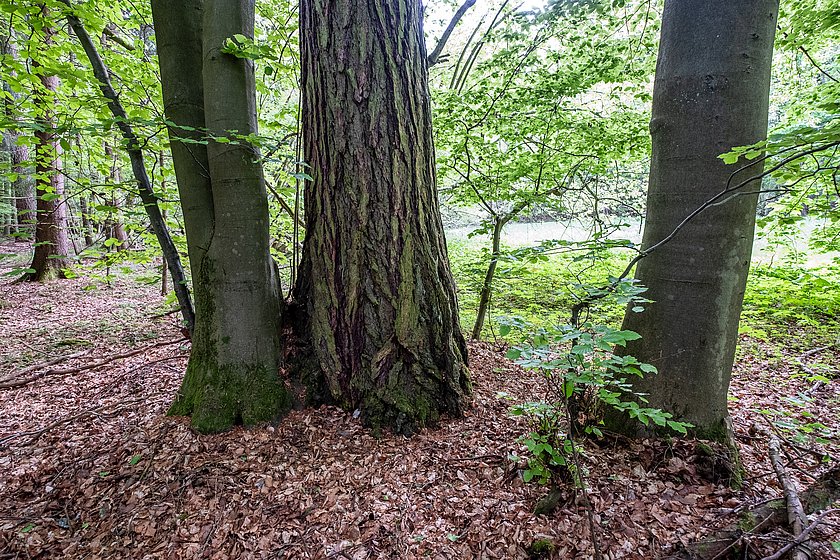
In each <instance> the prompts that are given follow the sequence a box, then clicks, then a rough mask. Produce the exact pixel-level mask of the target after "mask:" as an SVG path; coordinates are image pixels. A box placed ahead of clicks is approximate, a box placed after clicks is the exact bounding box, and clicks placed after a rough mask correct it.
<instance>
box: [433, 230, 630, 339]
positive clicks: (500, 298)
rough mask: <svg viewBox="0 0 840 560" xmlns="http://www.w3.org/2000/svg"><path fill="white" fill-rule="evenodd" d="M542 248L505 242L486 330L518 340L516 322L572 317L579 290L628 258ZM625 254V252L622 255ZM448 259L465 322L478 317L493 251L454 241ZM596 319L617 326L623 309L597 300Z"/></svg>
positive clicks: (523, 326)
mask: <svg viewBox="0 0 840 560" xmlns="http://www.w3.org/2000/svg"><path fill="white" fill-rule="evenodd" d="M543 247H547V248H546V249H544V250H541V249H540V247H537V248H529V247H509V246H506V247H503V251H502V255H501V258H500V261H499V265H498V267H497V269H496V281H495V283H494V289H493V296H492V301H491V304H492V307H491V311H492V314H491V315H490V320H489V321H488V322H487V323H485V333H486V334H487V335H489V336H491V337H494V338H499V337H500V338H503V339H508V340H511V341H512V340H514V339H513V338H511V337H510V336H509V335H510V333H511V328H512V327H513V326H516V327H518V329H519V330H520V331H523V332H524V331H528V330H531V329H534V328H538V327H542V326H545V325H549V324H555V323H561V322H564V321H568V319H569V309H570V308H571V306H572V305H573V304H574V303H575V301H577V298H578V297H580V293H579V289H580V287H582V286H584V285H593V284H594V283H595V282H597V281H599V280H600V279H602V278H605V277H607V276H608V275H609V274H611V273H614V271H615V270H616V269H618V268H620V267H621V266H622V265H623V263H624V262H625V259H624V258H623V256H622V252H620V251H618V250H604V251H595V252H592V251H580V252H575V251H565V250H563V248H562V247H558V246H556V245H554V244H552V243H548V244H546V245H544V246H543ZM624 257H626V255H624ZM449 259H450V262H451V265H452V272H453V275H454V276H455V279H456V282H457V284H458V301H459V304H460V308H461V323H462V324H464V325H470V324H472V322H473V321H474V320H475V310H476V307H477V305H478V296H479V293H480V291H481V286H482V284H483V282H484V273H485V271H486V269H487V264H488V263H489V261H490V253H489V251H488V250H487V249H486V248H481V247H479V246H478V245H477V243H475V242H474V241H457V240H454V241H450V242H449ZM593 313H594V315H593V320H597V321H598V322H601V323H607V324H613V325H616V324H618V323H619V322H620V321H621V317H622V315H623V309H619V308H618V307H615V306H609V305H598V306H596V307H595V309H594V310H593Z"/></svg>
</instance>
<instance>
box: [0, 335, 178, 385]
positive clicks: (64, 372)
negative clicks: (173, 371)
mask: <svg viewBox="0 0 840 560" xmlns="http://www.w3.org/2000/svg"><path fill="white" fill-rule="evenodd" d="M184 340H187V339H186V338H179V339H176V340H168V341H165V342H157V343H155V344H150V345H148V346H143V347H142V348H135V349H134V350H131V351H128V352H123V353H122V354H115V355H113V356H109V357H107V358H104V359H102V360H99V361H98V362H94V363H92V364H88V365H86V366H79V367H74V368H63V369H48V370H46V371H42V372H41V373H37V374H35V375H32V376H30V377H25V378H23V379H14V380H8V381H7V380H4V381H3V382H0V389H16V388H18V387H23V386H24V385H28V384H30V383H32V382H33V381H37V380H39V379H41V378H42V377H47V376H52V375H67V374H69V373H79V372H81V371H87V370H89V369H94V368H98V367H100V366H104V365H105V364H109V363H111V362H113V361H114V360H122V359H124V358H130V357H131V356H136V355H137V354H142V353H143V352H146V351H148V350H151V349H152V348H159V347H161V346H169V345H171V344H178V343H179V342H183V341H184ZM7 379H9V378H7Z"/></svg>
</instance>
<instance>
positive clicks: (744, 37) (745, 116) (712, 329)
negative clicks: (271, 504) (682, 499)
mask: <svg viewBox="0 0 840 560" xmlns="http://www.w3.org/2000/svg"><path fill="white" fill-rule="evenodd" d="M777 13H778V0H751V1H750V2H746V3H744V2H740V3H733V2H727V1H724V0H715V1H706V0H703V1H701V0H686V1H683V0H680V1H677V0H673V1H668V2H666V5H665V11H664V15H663V26H662V39H661V43H660V53H659V59H658V62H657V69H656V79H655V85H654V101H653V115H652V120H651V124H650V128H651V138H652V145H653V151H652V160H651V172H650V186H649V190H648V199H647V208H648V210H647V218H646V222H645V232H644V239H643V242H642V245H643V248H647V247H651V246H652V245H653V244H655V243H657V242H659V241H661V240H662V239H664V238H666V236H668V235H669V234H670V233H671V232H672V231H673V230H674V228H675V227H676V226H677V224H679V223H680V222H681V221H682V220H683V219H684V218H685V217H686V216H687V215H688V214H689V213H690V212H692V211H693V210H695V209H696V208H698V207H700V206H701V205H702V204H703V203H704V202H706V201H707V200H709V199H711V198H712V197H713V196H715V195H717V194H719V193H720V192H721V191H723V190H724V189H726V188H727V185H728V180H729V179H730V175H731V174H732V172H733V170H734V166H727V165H725V164H724V163H723V161H722V160H720V159H719V157H718V156H719V155H720V154H721V153H723V152H726V151H728V150H729V149H731V148H732V147H735V146H743V145H749V144H753V143H755V142H758V141H760V140H762V139H763V138H765V136H766V132H767V107H768V91H769V83H770V63H771V58H772V51H773V38H774V31H775V22H776V16H777ZM710 36H713V37H717V38H715V39H714V40H709V37H710ZM760 172H761V169H760V168H759V167H758V166H755V167H752V168H750V169H749V171H748V173H749V174H750V175H752V174H758V173H760ZM745 178H747V177H746V176H745V177H739V176H736V181H735V183H733V184H737V183H738V182H739V181H740V180H742V179H745ZM759 186H760V185H759V184H758V182H754V183H751V184H749V185H748V186H747V187H745V188H743V189H741V190H742V191H747V192H752V193H753V194H747V195H744V196H737V197H733V198H731V199H729V200H727V201H726V202H725V203H723V204H720V205H717V206H715V207H713V208H709V209H708V210H707V211H706V212H704V214H703V215H702V217H701V218H699V219H696V220H693V221H692V222H690V223H688V224H686V225H685V227H684V228H683V229H682V230H681V232H680V233H679V234H677V235H676V236H675V237H674V238H673V239H672V240H671V241H670V242H668V243H667V244H665V245H663V246H661V247H660V248H659V249H658V250H656V251H655V252H653V253H651V254H650V255H649V256H648V257H646V258H644V259H643V260H642V261H641V262H640V263H639V265H638V267H637V270H636V278H637V279H638V280H639V281H640V282H641V283H642V284H643V285H645V286H647V287H648V292H647V293H646V294H645V295H646V296H647V297H649V298H650V299H652V300H654V302H655V303H653V304H651V305H648V306H647V309H646V311H645V312H644V313H634V312H632V311H630V310H628V312H627V314H626V315H625V320H624V326H623V328H624V329H629V330H632V331H635V332H638V333H639V334H640V335H642V339H641V340H639V341H635V342H632V343H630V344H629V345H628V347H627V349H626V350H622V353H624V354H627V355H632V356H635V357H636V358H638V359H639V360H641V361H642V362H647V363H651V364H653V365H655V366H656V367H657V368H658V370H659V374H658V375H652V376H648V377H646V378H645V379H642V380H639V379H632V380H631V381H632V383H633V388H634V390H635V391H637V392H642V393H649V396H648V399H649V402H650V405H649V406H652V407H656V408H662V409H664V410H666V411H668V412H671V413H673V414H674V415H675V416H676V418H677V419H679V420H683V421H687V422H690V423H692V424H694V426H695V428H694V431H693V435H696V436H698V437H701V438H707V439H712V440H716V441H728V440H729V439H730V434H731V429H730V427H729V422H728V417H729V416H728V410H727V393H728V388H729V381H730V377H731V370H732V364H733V359H734V352H735V345H736V342H737V335H738V321H739V316H740V312H741V304H742V302H743V297H744V289H745V285H746V279H747V273H748V270H749V265H750V257H751V251H752V241H753V233H754V228H755V208H756V202H757V195H756V194H754V193H755V191H757V190H758V188H759ZM607 423H608V425H609V427H610V428H611V429H613V430H615V431H622V432H624V433H629V434H631V435H634V434H638V433H639V432H640V431H642V432H643V431H644V430H643V427H642V426H641V425H640V424H638V423H636V422H633V421H628V419H627V418H626V417H623V416H620V415H617V414H615V413H612V412H610V413H608V418H607Z"/></svg>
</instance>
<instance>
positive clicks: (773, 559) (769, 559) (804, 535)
mask: <svg viewBox="0 0 840 560" xmlns="http://www.w3.org/2000/svg"><path fill="white" fill-rule="evenodd" d="M837 511H840V509H827V510H825V511H824V512H822V513H821V514H820V515H819V517H817V518H816V519H814V520H813V521H812V522H811V524H810V525H808V526H807V527H805V528H804V529H803V530H802V532H801V533H800V534H799V536H798V537H796V538H795V539H793V540H792V541H790V542H789V543H787V544H786V545H785V546H783V547H782V548H780V549H779V550H777V551H776V553H775V554H771V555H770V556H765V557H764V558H762V559H761V560H779V559H780V558H781V557H782V556H784V555H785V554H787V553H788V551H790V549H792V548H793V547H795V546H799V545H801V544H803V543H804V542H805V541H806V540H807V539H808V535H809V534H810V533H811V531H813V530H814V529H816V528H817V527H818V526H819V524H820V523H822V520H823V518H824V517H825V516H826V515H829V514H831V513H835V512H837Z"/></svg>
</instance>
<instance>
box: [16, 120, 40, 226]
mask: <svg viewBox="0 0 840 560" xmlns="http://www.w3.org/2000/svg"><path fill="white" fill-rule="evenodd" d="M14 138H15V140H14V141H13V142H12V173H14V174H15V176H16V178H15V180H14V181H13V182H12V185H13V187H14V188H13V190H12V192H13V193H14V195H15V197H16V198H15V206H16V208H17V224H18V226H17V237H16V238H15V239H16V240H21V241H24V240H27V239H32V237H33V233H34V229H35V228H34V224H35V223H36V222H37V219H38V218H37V213H36V202H35V183H34V181H33V180H32V177H31V176H30V169H29V168H28V167H27V166H28V164H29V147H28V146H18V145H16V142H17V135H16V134H15V135H14Z"/></svg>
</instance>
